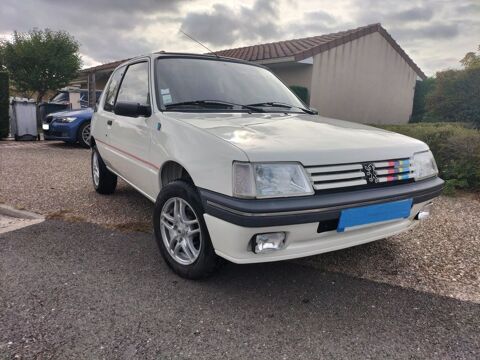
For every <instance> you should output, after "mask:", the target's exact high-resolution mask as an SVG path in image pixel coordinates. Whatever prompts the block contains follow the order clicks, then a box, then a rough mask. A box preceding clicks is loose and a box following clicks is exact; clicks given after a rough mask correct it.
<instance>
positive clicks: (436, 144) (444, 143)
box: [382, 123, 480, 193]
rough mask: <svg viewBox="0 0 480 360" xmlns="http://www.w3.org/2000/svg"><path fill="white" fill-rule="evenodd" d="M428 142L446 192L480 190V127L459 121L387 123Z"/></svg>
mask: <svg viewBox="0 0 480 360" xmlns="http://www.w3.org/2000/svg"><path fill="white" fill-rule="evenodd" d="M382 128H384V129H387V130H390V131H394V132H398V133H401V134H404V135H407V136H410V137H413V138H416V139H419V140H421V141H423V142H425V143H427V144H428V146H429V147H430V149H431V150H432V153H433V154H434V156H435V160H436V161H437V165H438V168H439V171H440V176H441V177H442V178H443V179H444V180H445V181H446V189H445V192H446V193H449V192H450V193H451V192H452V191H453V190H454V189H466V190H473V191H479V190H480V131H479V130H476V129H473V128H469V127H467V126H466V125H464V124H459V123H420V124H408V125H388V126H382Z"/></svg>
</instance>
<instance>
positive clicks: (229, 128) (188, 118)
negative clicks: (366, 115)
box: [168, 112, 428, 165]
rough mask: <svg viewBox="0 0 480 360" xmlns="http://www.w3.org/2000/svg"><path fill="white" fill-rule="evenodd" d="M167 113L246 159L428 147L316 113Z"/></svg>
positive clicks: (309, 161)
mask: <svg viewBox="0 0 480 360" xmlns="http://www.w3.org/2000/svg"><path fill="white" fill-rule="evenodd" d="M168 116H169V117H171V118H174V119H177V120H180V121H183V122H186V123H188V124H190V125H192V126H195V127H197V128H200V129H203V130H204V131H206V132H209V133H211V134H213V135H215V136H217V137H218V138H220V139H223V140H225V141H227V142H229V143H231V144H232V145H234V146H236V147H238V148H240V149H241V150H243V151H244V152H245V153H246V155H247V157H248V158H249V159H250V161H299V162H301V163H303V164H304V165H324V164H338V163H349V162H364V161H377V160H390V159H399V158H406V157H410V156H412V155H413V153H414V152H417V151H424V150H427V149H428V146H427V145H426V144H425V143H423V142H421V141H419V140H415V139H412V138H410V137H407V136H404V135H400V134H397V133H393V132H390V131H386V130H382V129H378V128H375V127H372V126H366V125H362V124H357V123H352V122H348V121H342V120H336V119H331V118H326V117H322V116H315V115H307V114H305V115H304V114H272V113H268V114H262V113H253V114H248V113H222V114H217V113H201V114H199V113H195V114H193V113H185V112H183V113H177V112H169V113H168Z"/></svg>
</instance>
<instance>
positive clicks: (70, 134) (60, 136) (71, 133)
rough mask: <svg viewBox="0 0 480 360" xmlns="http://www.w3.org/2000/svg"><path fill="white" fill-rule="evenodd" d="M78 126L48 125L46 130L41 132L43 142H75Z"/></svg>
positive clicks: (68, 124) (70, 124)
mask: <svg viewBox="0 0 480 360" xmlns="http://www.w3.org/2000/svg"><path fill="white" fill-rule="evenodd" d="M77 132H78V125H77V124H75V122H72V123H56V122H52V123H50V124H49V129H48V130H43V136H44V138H45V140H62V141H68V142H75V141H77Z"/></svg>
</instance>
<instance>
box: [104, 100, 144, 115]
mask: <svg viewBox="0 0 480 360" xmlns="http://www.w3.org/2000/svg"><path fill="white" fill-rule="evenodd" d="M113 112H114V113H115V114H116V115H121V116H129V117H139V116H145V117H149V116H150V115H152V108H151V107H150V105H140V104H139V103H134V102H129V101H117V103H116V104H115V107H114V108H113Z"/></svg>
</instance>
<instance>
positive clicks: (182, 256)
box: [160, 197, 203, 265]
mask: <svg viewBox="0 0 480 360" xmlns="http://www.w3.org/2000/svg"><path fill="white" fill-rule="evenodd" d="M160 230H161V235H162V240H163V243H164V245H165V247H166V249H167V251H168V253H169V254H170V256H171V257H172V258H173V259H174V260H175V261H176V262H178V263H179V264H182V265H190V264H193V263H194V262H195V261H196V260H197V258H198V256H199V255H200V250H201V248H202V241H203V239H202V233H201V231H200V222H199V221H198V216H197V214H196V213H195V210H193V208H192V206H191V205H190V204H189V203H188V202H187V201H185V200H184V199H182V198H179V197H173V198H170V199H168V200H167V202H165V204H164V205H163V207H162V211H161V213H160Z"/></svg>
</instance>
